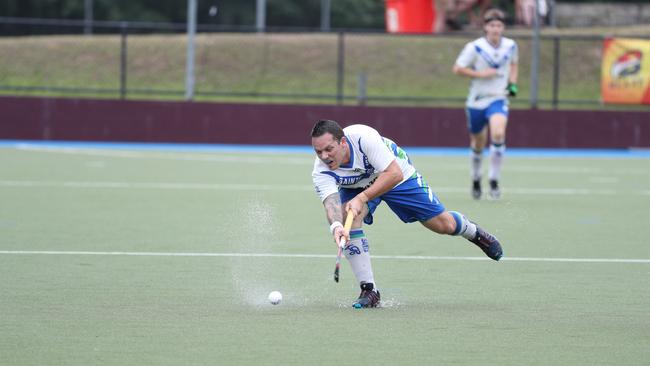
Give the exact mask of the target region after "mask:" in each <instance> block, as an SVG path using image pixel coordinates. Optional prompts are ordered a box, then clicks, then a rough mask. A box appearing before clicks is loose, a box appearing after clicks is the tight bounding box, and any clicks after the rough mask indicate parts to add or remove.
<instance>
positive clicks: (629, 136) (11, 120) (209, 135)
mask: <svg viewBox="0 0 650 366" xmlns="http://www.w3.org/2000/svg"><path fill="white" fill-rule="evenodd" d="M321 118H326V119H333V120H336V121H338V122H340V123H341V124H342V125H348V124H352V123H364V124H368V125H371V126H373V127H376V128H377V129H379V130H380V131H381V133H382V134H383V135H385V136H387V137H390V138H392V139H394V140H395V141H397V142H398V143H399V144H401V145H403V146H445V147H448V146H466V145H467V139H468V138H467V130H466V128H465V114H464V111H463V110H462V109H459V108H458V109H453V108H411V107H358V106H345V107H342V106H325V105H281V104H226V103H199V102H157V101H116V100H94V99H71V98H70V99H67V98H32V97H0V139H20V140H68V141H79V140H81V141H133V142H195V143H222V144H282V145H308V144H309V131H310V128H311V126H312V125H313V123H314V122H315V121H316V120H317V119H321ZM508 146H510V147H561V148H628V147H645V148H647V147H650V112H643V111H638V112H619V111H599V112H595V111H540V110H513V111H512V112H511V118H510V123H509V125H508Z"/></svg>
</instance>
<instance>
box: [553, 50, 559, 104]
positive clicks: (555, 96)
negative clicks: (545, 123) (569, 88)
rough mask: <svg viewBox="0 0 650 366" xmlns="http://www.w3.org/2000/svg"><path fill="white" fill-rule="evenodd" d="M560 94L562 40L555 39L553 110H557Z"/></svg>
mask: <svg viewBox="0 0 650 366" xmlns="http://www.w3.org/2000/svg"><path fill="white" fill-rule="evenodd" d="M559 93H560V38H559V37H553V109H557V104H558V97H559Z"/></svg>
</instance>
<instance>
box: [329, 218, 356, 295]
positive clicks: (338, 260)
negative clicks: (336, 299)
mask: <svg viewBox="0 0 650 366" xmlns="http://www.w3.org/2000/svg"><path fill="white" fill-rule="evenodd" d="M353 219H354V214H353V213H352V210H348V216H347V217H346V218H345V225H343V229H344V230H345V231H347V232H348V235H349V233H350V229H351V228H352V220H353ZM345 244H346V243H345V239H341V241H340V242H339V245H338V247H339V248H338V252H337V253H336V267H335V268H334V282H339V270H340V269H341V256H342V255H343V249H344V248H345Z"/></svg>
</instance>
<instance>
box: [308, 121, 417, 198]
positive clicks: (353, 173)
mask: <svg viewBox="0 0 650 366" xmlns="http://www.w3.org/2000/svg"><path fill="white" fill-rule="evenodd" d="M343 133H344V135H345V138H346V140H347V143H348V147H349V148H350V161H349V162H348V163H347V164H345V165H341V166H339V167H338V168H337V169H335V170H330V169H329V167H328V166H327V165H326V164H325V163H323V162H322V161H321V160H320V159H319V158H318V157H317V158H316V161H315V162H314V170H313V171H312V179H313V182H314V187H315V188H316V193H317V194H318V195H319V196H320V199H321V201H324V200H325V198H327V197H328V196H329V195H331V194H334V193H337V192H338V190H339V187H342V188H365V187H368V186H370V185H371V184H372V183H373V182H374V181H375V179H377V176H378V175H379V173H381V172H383V171H384V170H386V168H387V167H388V165H390V163H391V162H393V160H395V161H396V162H397V165H398V166H399V167H400V169H402V174H403V175H404V178H403V179H402V182H404V181H405V180H407V179H408V178H411V176H412V175H413V174H415V168H414V167H413V165H412V164H411V161H410V159H409V157H408V156H407V155H406V152H404V150H402V149H401V148H400V147H399V146H397V144H395V143H394V142H393V141H391V140H390V139H388V138H385V137H382V136H381V135H379V132H377V130H375V129H374V128H372V127H369V126H365V125H351V126H348V127H346V128H344V129H343ZM402 182H400V183H399V184H401V183H402ZM399 184H398V185H399Z"/></svg>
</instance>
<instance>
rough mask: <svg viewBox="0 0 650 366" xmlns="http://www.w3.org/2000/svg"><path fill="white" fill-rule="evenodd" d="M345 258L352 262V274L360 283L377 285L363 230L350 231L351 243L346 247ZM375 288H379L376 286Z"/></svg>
mask: <svg viewBox="0 0 650 366" xmlns="http://www.w3.org/2000/svg"><path fill="white" fill-rule="evenodd" d="M343 252H344V253H345V258H347V260H348V262H350V267H352V272H354V275H355V277H356V278H357V281H359V283H372V284H374V283H375V277H374V276H373V274H372V265H371V263H370V249H369V246H368V239H367V238H366V235H365V234H364V233H363V230H362V229H353V230H351V231H350V242H349V243H348V245H346V247H345V250H344V251H343ZM375 288H377V286H376V285H375Z"/></svg>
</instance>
